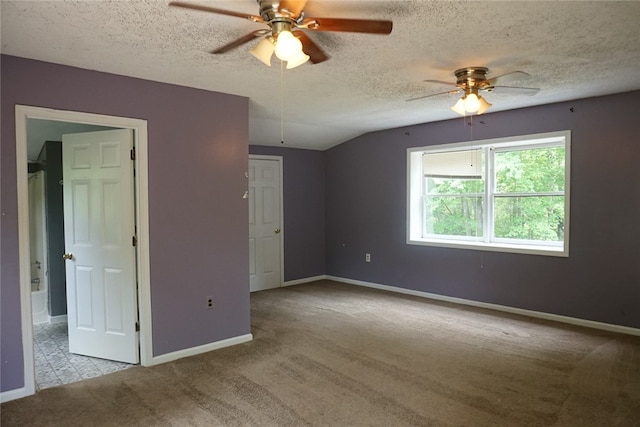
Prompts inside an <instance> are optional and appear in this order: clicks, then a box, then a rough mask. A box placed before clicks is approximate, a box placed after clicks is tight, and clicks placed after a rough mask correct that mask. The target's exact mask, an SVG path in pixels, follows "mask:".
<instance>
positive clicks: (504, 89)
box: [488, 86, 540, 95]
mask: <svg viewBox="0 0 640 427" xmlns="http://www.w3.org/2000/svg"><path fill="white" fill-rule="evenodd" d="M488 90H489V91H490V92H500V93H517V94H520V95H535V94H536V93H538V92H539V91H540V88H537V87H521V86H491V87H490V88H488Z"/></svg>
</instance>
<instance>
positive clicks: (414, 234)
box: [406, 130, 571, 257]
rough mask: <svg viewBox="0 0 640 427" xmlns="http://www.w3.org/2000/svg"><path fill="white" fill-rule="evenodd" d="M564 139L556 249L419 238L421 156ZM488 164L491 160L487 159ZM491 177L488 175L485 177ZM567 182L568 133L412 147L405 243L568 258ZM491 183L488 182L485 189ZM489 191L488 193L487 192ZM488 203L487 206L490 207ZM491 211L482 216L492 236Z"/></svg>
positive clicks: (496, 241)
mask: <svg viewBox="0 0 640 427" xmlns="http://www.w3.org/2000/svg"><path fill="white" fill-rule="evenodd" d="M562 140H564V146H565V188H564V190H565V191H564V205H565V206H564V209H565V233H564V242H563V243H559V244H558V245H557V247H556V246H553V244H552V243H551V244H548V245H536V244H535V243H531V244H525V243H515V242H511V241H506V240H505V239H494V241H492V242H486V241H478V240H463V238H460V239H458V238H455V237H453V238H431V237H429V238H425V237H422V203H421V197H422V193H423V191H422V190H423V188H422V186H423V181H424V180H423V177H422V153H423V152H425V151H429V152H438V151H440V152H444V151H455V150H468V149H470V148H482V147H488V146H490V147H492V148H494V149H496V150H501V149H503V148H507V147H508V148H513V147H519V148H520V147H521V148H523V149H526V148H531V147H536V148H539V147H544V146H545V145H556V144H557V143H558V142H561V141H562ZM487 161H493V160H492V156H489V158H488V160H487ZM488 175H490V174H488ZM485 179H486V180H493V177H489V176H487V177H485ZM570 181H571V131H569V130H565V131H559V132H547V133H539V134H532V135H520V136H515V137H507V138H496V139H487V140H480V141H467V142H458V143H452V144H442V145H434V146H425V147H415V148H409V149H407V240H406V242H407V244H409V245H422V246H436V247H445V248H459V249H472V250H482V251H493V252H509V253H520V254H531V255H547V256H556V257H568V256H569V232H570V228H571V227H570V224H569V219H570V218H571V212H570V200H571V195H570V190H571V189H570ZM489 185H493V183H492V182H491V181H490V182H487V183H486V188H489ZM486 191H488V190H486ZM488 197H489V195H488V194H485V200H487V202H488V200H489V198H488ZM489 204H490V203H487V205H489ZM489 213H490V212H487V215H485V231H486V233H490V234H489V235H493V230H491V229H490V228H489V225H491V226H493V222H492V221H491V220H490V216H489Z"/></svg>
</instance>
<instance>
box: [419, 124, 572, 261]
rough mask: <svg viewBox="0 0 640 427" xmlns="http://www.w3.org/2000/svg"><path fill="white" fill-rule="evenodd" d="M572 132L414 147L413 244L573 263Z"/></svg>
mask: <svg viewBox="0 0 640 427" xmlns="http://www.w3.org/2000/svg"><path fill="white" fill-rule="evenodd" d="M569 154H570V132H569V131H563V132H553V133H547V134H538V135H527V136H520V137H514V138H502V139H494V140H485V141H471V142H464V143H457V144H447V145H439V146H431V147H420V148H411V149H409V150H408V153H407V160H408V191H407V193H408V209H407V214H408V221H407V223H408V228H407V243H409V244H418V245H429V246H446V247H463V248H470V249H481V250H482V249H484V250H494V251H503V252H518V253H533V254H542V255H555V256H568V248H569V172H570V168H569V157H570V156H569Z"/></svg>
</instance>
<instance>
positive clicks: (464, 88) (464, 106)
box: [407, 67, 540, 116]
mask: <svg viewBox="0 0 640 427" xmlns="http://www.w3.org/2000/svg"><path fill="white" fill-rule="evenodd" d="M488 72H489V69H488V68H486V67H465V68H460V69H458V70H456V71H455V72H454V75H455V76H456V82H455V83H451V82H445V81H442V80H424V81H425V82H429V83H441V84H445V85H449V86H455V87H456V88H455V89H452V90H449V91H446V92H439V93H434V94H431V95H425V96H419V97H417V98H411V99H407V101H416V100H419V99H424V98H430V97H432V96H439V95H452V94H463V96H462V98H460V99H459V100H458V102H456V104H455V105H454V106H453V107H451V109H452V110H453V111H455V112H456V113H458V114H461V115H463V116H464V115H467V114H473V113H477V114H482V113H484V112H485V111H487V110H488V109H489V107H491V105H492V104H490V103H488V102H487V101H486V100H485V99H484V98H483V97H482V96H480V94H479V92H480V91H483V92H493V91H498V92H502V93H507V92H511V93H519V94H522V95H535V94H536V93H538V91H539V90H540V89H539V88H533V87H522V86H502V84H505V83H513V82H516V81H520V80H524V79H528V78H530V77H531V75H530V74H528V73H525V72H524V71H512V72H510V73H506V74H502V75H499V76H496V77H492V78H490V79H488V78H487V73H488Z"/></svg>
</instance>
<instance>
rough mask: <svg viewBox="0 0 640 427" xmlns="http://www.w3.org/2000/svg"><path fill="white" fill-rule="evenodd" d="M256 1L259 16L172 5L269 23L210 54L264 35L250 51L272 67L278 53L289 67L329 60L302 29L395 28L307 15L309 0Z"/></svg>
mask: <svg viewBox="0 0 640 427" xmlns="http://www.w3.org/2000/svg"><path fill="white" fill-rule="evenodd" d="M257 2H258V4H259V15H250V14H246V13H243V12H235V11H230V10H225V9H218V8H215V7H209V6H202V5H197V4H192V3H185V2H181V1H172V2H170V3H169V5H170V6H176V7H182V8H186V9H193V10H199V11H203V12H210V13H217V14H220V15H228V16H234V17H237V18H244V19H248V20H249V21H252V22H256V23H259V24H266V25H267V26H268V27H269V28H264V29H260V30H256V31H253V32H251V33H249V34H247V35H245V36H242V37H240V38H239V39H236V40H234V41H232V42H230V43H228V44H226V45H224V46H221V47H219V48H217V49H215V50H213V51H211V53H213V54H221V53H225V52H228V51H230V50H232V49H235V48H237V47H239V46H241V45H243V44H245V43H248V42H250V41H252V40H254V39H256V38H258V37H264V38H263V40H262V41H261V42H260V43H259V44H258V45H257V46H256V47H255V48H254V49H252V50H251V53H252V54H253V55H254V56H255V57H256V58H258V59H259V60H260V61H262V62H263V63H265V64H266V65H268V66H271V56H272V55H273V53H274V52H275V54H276V56H277V57H278V58H279V59H281V60H283V61H286V62H287V68H294V67H297V66H298V65H301V64H303V63H305V62H307V61H311V62H312V63H314V64H318V63H320V62H323V61H326V60H327V59H329V56H328V55H327V54H326V53H325V52H324V51H323V50H322V49H321V48H320V47H319V46H318V45H317V44H316V43H315V42H314V41H313V40H311V38H310V37H309V36H308V35H307V34H306V33H305V31H303V30H312V31H347V32H355V33H370V34H389V33H391V30H392V28H393V23H392V22H391V21H386V20H370V19H342V18H307V17H306V16H305V13H304V8H305V6H306V4H307V0H280V1H278V0H257Z"/></svg>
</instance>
